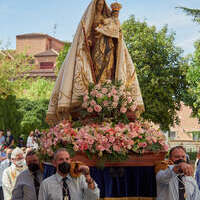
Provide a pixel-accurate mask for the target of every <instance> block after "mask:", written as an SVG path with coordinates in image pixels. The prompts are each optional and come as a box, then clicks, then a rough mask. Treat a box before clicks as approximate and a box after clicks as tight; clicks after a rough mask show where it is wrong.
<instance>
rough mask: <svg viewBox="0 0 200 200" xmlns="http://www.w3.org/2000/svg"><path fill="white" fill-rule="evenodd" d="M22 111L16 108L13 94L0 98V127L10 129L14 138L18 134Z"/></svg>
mask: <svg viewBox="0 0 200 200" xmlns="http://www.w3.org/2000/svg"><path fill="white" fill-rule="evenodd" d="M22 118H23V112H21V111H19V110H18V105H17V103H16V97H15V96H11V95H9V96H7V97H6V98H0V129H1V130H4V131H6V130H11V132H12V133H13V135H14V136H15V138H16V137H17V136H19V135H20V130H21V127H20V123H21V120H22Z"/></svg>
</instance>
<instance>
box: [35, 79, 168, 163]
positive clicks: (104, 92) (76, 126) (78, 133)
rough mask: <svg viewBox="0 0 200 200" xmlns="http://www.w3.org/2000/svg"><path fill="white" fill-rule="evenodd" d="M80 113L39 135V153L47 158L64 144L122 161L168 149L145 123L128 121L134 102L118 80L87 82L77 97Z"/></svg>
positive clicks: (98, 155) (160, 135)
mask: <svg viewBox="0 0 200 200" xmlns="http://www.w3.org/2000/svg"><path fill="white" fill-rule="evenodd" d="M80 102H81V106H82V109H81V112H80V113H81V114H80V117H79V119H78V120H76V121H72V120H71V121H70V120H69V121H62V122H61V123H59V124H57V125H56V126H54V127H52V128H51V129H49V131H46V132H43V133H42V135H41V137H40V138H39V140H38V142H39V148H40V155H41V156H42V157H43V159H45V160H47V159H49V158H51V157H52V156H53V153H54V152H55V151H56V149H58V148H61V147H64V148H66V149H67V150H68V152H69V153H71V154H72V155H73V154H75V153H77V152H81V153H85V154H87V155H88V157H90V158H93V157H94V156H95V157H96V158H98V160H104V161H106V160H108V161H114V160H125V159H127V158H128V155H129V154H130V153H137V154H142V153H145V152H159V151H167V148H168V147H167V145H166V144H165V136H164V135H163V134H162V133H161V132H160V131H159V130H156V129H155V128H153V127H152V126H150V124H149V123H147V122H142V121H139V120H136V119H134V120H129V118H128V117H127V116H128V113H133V114H134V113H135V112H136V111H137V105H136V103H135V101H134V99H133V98H132V95H131V93H130V92H129V90H128V89H126V88H123V87H122V84H121V82H115V83H112V82H111V81H110V80H108V81H106V82H104V83H101V84H97V85H94V84H90V85H89V87H88V90H87V91H86V92H85V93H84V95H82V96H80Z"/></svg>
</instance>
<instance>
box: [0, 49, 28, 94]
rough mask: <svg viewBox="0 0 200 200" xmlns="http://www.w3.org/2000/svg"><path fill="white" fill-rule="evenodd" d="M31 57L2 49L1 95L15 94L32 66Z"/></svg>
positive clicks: (0, 68)
mask: <svg viewBox="0 0 200 200" xmlns="http://www.w3.org/2000/svg"><path fill="white" fill-rule="evenodd" d="M30 59H31V57H29V56H26V55H25V54H14V55H12V52H11V51H8V50H7V51H0V97H6V96H8V95H14V94H15V92H16V89H18V88H19V86H20V85H21V84H22V82H23V81H25V80H26V76H25V74H26V72H28V71H29V70H30V69H31V67H32V66H31V65H30V64H29V61H30Z"/></svg>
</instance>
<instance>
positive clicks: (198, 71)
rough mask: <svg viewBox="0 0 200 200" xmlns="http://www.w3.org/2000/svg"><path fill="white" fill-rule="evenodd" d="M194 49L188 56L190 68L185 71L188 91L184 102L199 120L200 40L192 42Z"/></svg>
mask: <svg viewBox="0 0 200 200" xmlns="http://www.w3.org/2000/svg"><path fill="white" fill-rule="evenodd" d="M194 47H195V51H194V54H193V56H192V57H191V58H190V63H191V65H190V68H188V71H187V76H186V77H187V81H188V90H187V91H188V93H186V95H185V99H184V102H185V103H186V104H187V105H189V106H190V107H191V108H192V111H193V116H195V117H197V118H198V119H199V120H200V40H198V41H196V42H195V44H194Z"/></svg>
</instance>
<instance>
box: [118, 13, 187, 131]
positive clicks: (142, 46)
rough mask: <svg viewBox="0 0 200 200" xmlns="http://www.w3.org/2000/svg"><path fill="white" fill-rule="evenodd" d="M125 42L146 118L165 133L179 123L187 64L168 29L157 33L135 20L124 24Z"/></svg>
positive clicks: (164, 28)
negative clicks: (134, 69)
mask: <svg viewBox="0 0 200 200" xmlns="http://www.w3.org/2000/svg"><path fill="white" fill-rule="evenodd" d="M122 31H123V34H124V39H125V42H126V44H127V47H128V50H129V53H130V55H131V57H132V60H133V62H134V64H135V66H136V72H137V74H138V79H139V83H140V87H141V92H142V96H143V100H144V104H145V112H144V113H143V115H142V116H143V118H144V119H146V120H149V121H153V122H154V123H156V124H160V126H161V128H162V129H163V130H167V129H168V128H169V126H171V125H173V124H174V122H175V121H178V119H177V117H176V111H177V110H179V108H180V101H181V100H182V96H183V93H184V91H185V88H186V78H185V68H186V66H187V63H186V61H185V60H184V59H183V57H181V54H182V50H181V49H180V48H178V47H176V46H175V44H174V36H175V33H168V28H167V26H164V27H163V28H162V29H161V30H160V31H157V30H156V28H155V27H154V26H152V27H149V26H148V25H147V24H146V22H137V21H136V20H135V18H134V16H131V17H130V18H129V19H128V20H127V21H125V22H124V23H123V24H122Z"/></svg>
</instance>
